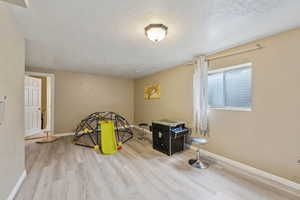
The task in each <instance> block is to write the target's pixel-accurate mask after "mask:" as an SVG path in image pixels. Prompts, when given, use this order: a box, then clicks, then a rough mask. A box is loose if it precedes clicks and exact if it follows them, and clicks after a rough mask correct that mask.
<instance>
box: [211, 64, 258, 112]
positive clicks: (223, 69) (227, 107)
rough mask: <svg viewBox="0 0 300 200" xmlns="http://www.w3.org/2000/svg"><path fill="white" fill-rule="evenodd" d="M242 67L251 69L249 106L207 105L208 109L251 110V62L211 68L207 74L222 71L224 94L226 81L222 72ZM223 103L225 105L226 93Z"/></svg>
mask: <svg viewBox="0 0 300 200" xmlns="http://www.w3.org/2000/svg"><path fill="white" fill-rule="evenodd" d="M242 68H250V69H251V85H250V100H251V102H250V107H249V108H243V107H232V106H224V107H215V106H210V105H208V109H210V110H227V111H246V112H250V111H252V95H253V92H252V89H253V87H252V84H253V77H252V74H253V73H252V70H253V68H252V63H251V62H248V63H243V64H239V65H233V66H229V67H223V68H220V69H213V70H209V71H208V76H209V75H210V74H217V73H222V76H223V91H224V92H223V94H225V90H226V81H225V75H224V72H227V71H232V70H236V69H242ZM223 98H224V104H225V105H226V100H225V99H226V95H224V97H223Z"/></svg>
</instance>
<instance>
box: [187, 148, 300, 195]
mask: <svg viewBox="0 0 300 200" xmlns="http://www.w3.org/2000/svg"><path fill="white" fill-rule="evenodd" d="M190 147H191V149H193V150H197V148H196V147H194V146H190ZM200 152H201V153H202V154H203V155H205V156H208V157H211V158H213V159H214V160H216V161H222V162H224V163H226V164H229V165H231V166H233V167H236V168H238V169H241V170H244V171H246V172H249V173H250V174H253V175H256V176H258V177H261V178H264V179H267V180H271V181H274V182H276V183H279V184H282V185H285V186H287V187H288V188H292V189H295V190H297V194H296V195H299V194H300V193H298V191H299V192H300V184H299V183H295V182H293V181H290V180H288V179H285V178H282V177H279V176H276V175H273V174H270V173H268V172H265V171H263V170H260V169H256V168H254V167H251V166H249V165H246V164H243V163H240V162H237V161H235V160H231V159H229V158H226V157H224V156H220V155H218V154H214V153H211V152H209V151H206V150H203V149H201V150H200ZM275 187H276V186H275ZM289 192H291V191H289Z"/></svg>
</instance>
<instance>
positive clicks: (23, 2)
mask: <svg viewBox="0 0 300 200" xmlns="http://www.w3.org/2000/svg"><path fill="white" fill-rule="evenodd" d="M0 1H4V2H7V3H10V4H14V5H17V6H21V7H23V8H28V7H29V2H28V0H0Z"/></svg>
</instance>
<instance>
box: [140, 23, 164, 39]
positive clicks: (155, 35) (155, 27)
mask: <svg viewBox="0 0 300 200" xmlns="http://www.w3.org/2000/svg"><path fill="white" fill-rule="evenodd" d="M167 33H168V27H167V26H165V25H163V24H149V25H148V26H146V27H145V34H146V36H147V37H148V38H149V40H151V41H153V42H159V41H161V40H163V39H164V38H165V37H166V36H167Z"/></svg>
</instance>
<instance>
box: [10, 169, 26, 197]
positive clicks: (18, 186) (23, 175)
mask: <svg viewBox="0 0 300 200" xmlns="http://www.w3.org/2000/svg"><path fill="white" fill-rule="evenodd" d="M26 175H27V173H26V170H24V171H23V173H22V175H21V176H20V178H19V180H18V181H17V183H16V185H15V186H14V188H13V190H12V191H11V192H10V194H9V196H8V197H7V200H14V199H15V197H16V195H17V193H18V191H19V189H20V188H21V186H22V183H23V182H24V180H25V178H26Z"/></svg>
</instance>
